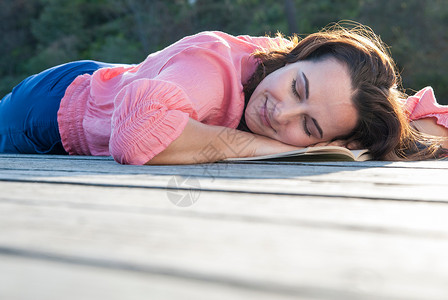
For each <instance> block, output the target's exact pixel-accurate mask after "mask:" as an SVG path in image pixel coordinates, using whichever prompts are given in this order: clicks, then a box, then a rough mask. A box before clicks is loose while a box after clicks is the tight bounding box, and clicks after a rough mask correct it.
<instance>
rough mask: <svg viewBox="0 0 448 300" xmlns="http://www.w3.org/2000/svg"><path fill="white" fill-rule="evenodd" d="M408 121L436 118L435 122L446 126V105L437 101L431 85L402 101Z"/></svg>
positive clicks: (447, 126)
mask: <svg viewBox="0 0 448 300" xmlns="http://www.w3.org/2000/svg"><path fill="white" fill-rule="evenodd" d="M404 106H405V109H406V111H407V113H408V118H409V120H410V121H414V120H418V119H424V118H432V117H433V118H436V120H437V124H439V125H442V126H445V127H446V128H448V106H446V105H440V104H438V103H437V100H436V97H435V95H434V91H433V89H432V87H425V88H424V89H421V90H420V91H418V92H417V93H416V94H415V95H414V96H410V97H408V98H407V99H406V101H405V102H404Z"/></svg>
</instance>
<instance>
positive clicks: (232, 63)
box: [58, 32, 280, 164]
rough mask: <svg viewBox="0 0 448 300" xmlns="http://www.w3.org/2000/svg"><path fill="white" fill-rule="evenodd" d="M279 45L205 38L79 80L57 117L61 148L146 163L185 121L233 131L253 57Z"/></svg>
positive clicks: (260, 39)
mask: <svg viewBox="0 0 448 300" xmlns="http://www.w3.org/2000/svg"><path fill="white" fill-rule="evenodd" d="M279 41H280V40H279V39H272V38H268V37H250V36H238V37H234V36H231V35H228V34H225V33H223V32H202V33H199V34H196V35H193V36H189V37H185V38H183V39H182V40H180V41H178V42H176V43H174V44H172V45H171V46H169V47H167V48H165V49H163V50H161V51H158V52H156V53H153V54H150V55H149V56H148V57H147V58H146V59H145V60H144V61H143V62H142V63H140V64H138V65H116V66H115V67H113V68H103V69H99V70H97V71H96V72H94V73H93V74H92V75H89V74H84V75H81V76H78V77H77V78H76V79H75V80H74V81H73V82H72V83H71V84H70V86H69V87H68V88H67V90H66V92H65V96H64V97H63V99H62V101H61V105H60V108H59V111H58V124H59V131H60V134H61V138H62V144H63V146H64V148H65V150H66V151H67V152H68V153H69V154H72V155H112V156H113V157H114V159H115V160H116V161H117V162H119V163H122V164H144V163H146V162H147V161H149V160H150V159H151V158H152V157H154V156H155V155H157V154H158V153H160V152H161V151H163V150H164V149H165V148H166V147H167V146H168V145H169V144H170V143H171V142H172V141H173V140H175V139H176V138H177V137H178V136H179V135H180V134H181V133H182V131H183V129H184V128H185V126H186V124H187V121H188V119H189V118H193V119H195V120H198V121H200V122H202V123H205V124H212V125H221V126H226V127H231V128H236V127H237V126H238V124H239V121H240V119H241V116H242V113H243V108H244V94H243V85H242V83H243V82H245V81H247V80H248V79H249V78H250V76H251V75H252V74H253V72H254V71H255V68H256V61H255V59H254V58H252V57H251V56H250V54H251V53H253V52H254V50H256V49H257V48H263V47H269V46H270V45H271V44H272V43H278V42H279Z"/></svg>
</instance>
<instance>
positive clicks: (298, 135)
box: [278, 125, 317, 147]
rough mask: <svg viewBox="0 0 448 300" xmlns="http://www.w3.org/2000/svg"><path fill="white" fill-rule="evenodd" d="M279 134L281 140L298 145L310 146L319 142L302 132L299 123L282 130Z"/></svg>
mask: <svg viewBox="0 0 448 300" xmlns="http://www.w3.org/2000/svg"><path fill="white" fill-rule="evenodd" d="M278 136H279V141H281V142H283V143H286V144H290V145H293V146H298V147H308V146H310V145H312V144H315V143H316V142H317V141H313V140H312V138H310V137H308V136H307V135H306V134H305V133H302V132H300V126H299V125H297V126H296V127H294V128H293V127H290V128H287V129H284V130H282V131H281V132H279V135H278Z"/></svg>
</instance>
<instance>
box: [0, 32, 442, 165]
mask: <svg viewBox="0 0 448 300" xmlns="http://www.w3.org/2000/svg"><path fill="white" fill-rule="evenodd" d="M398 82H399V77H398V75H397V72H396V70H395V67H394V64H393V61H392V59H391V58H390V56H389V55H388V54H387V52H386V51H385V48H384V47H383V45H382V43H381V41H380V40H379V38H377V37H376V36H375V35H374V34H373V32H371V31H369V30H367V29H366V28H364V27H362V26H360V27H355V28H353V29H346V28H343V27H341V26H334V27H332V28H328V29H326V30H324V31H322V32H318V33H314V34H311V35H309V36H307V37H305V38H303V39H301V40H299V39H298V38H297V37H295V38H293V39H292V40H290V41H288V40H286V39H283V38H282V37H277V38H269V37H251V36H237V37H235V36H231V35H229V34H226V33H223V32H201V33H198V34H196V35H193V36H188V37H185V38H183V39H182V40H180V41H178V42H176V43H174V44H173V45H171V46H169V47H167V48H165V49H162V50H161V51H158V52H156V53H153V54H150V55H148V57H147V58H146V59H145V60H144V61H143V62H141V63H140V64H135V65H124V64H107V63H101V62H95V61H76V62H70V63H67V64H64V65H60V66H56V67H53V68H51V69H48V70H45V71H43V72H41V73H39V74H36V75H33V76H30V77H29V78H27V79H25V80H24V81H23V82H22V83H20V84H19V85H18V86H17V87H16V88H14V89H13V91H12V92H11V93H9V94H8V95H6V96H5V97H4V98H3V99H2V100H1V102H0V152H4V153H5V152H9V153H48V154H70V155H112V156H113V157H114V159H115V160H116V161H117V162H119V163H123V164H189V163H204V162H214V161H218V160H222V159H225V158H231V157H249V156H257V155H267V154H274V153H278V152H285V151H291V150H296V149H298V148H302V147H307V146H313V145H316V144H322V143H332V142H333V143H338V144H342V145H346V146H347V147H353V146H354V145H355V146H359V147H362V148H368V149H369V150H370V151H371V153H372V155H373V157H374V158H375V159H426V158H434V157H439V156H441V155H443V153H444V151H442V150H443V148H440V146H441V140H439V139H437V138H435V137H431V136H425V135H424V134H423V133H421V131H422V130H421V129H422V128H423V132H425V130H426V129H424V128H427V126H423V127H422V126H416V124H417V125H418V123H413V127H411V126H410V125H409V122H408V121H409V120H417V119H421V118H426V117H431V118H436V119H437V122H438V125H435V126H440V125H444V126H448V117H447V116H448V109H447V110H446V111H444V110H443V109H441V107H440V106H437V105H436V102H435V98H434V101H432V102H431V101H429V100H428V99H429V98H430V94H429V93H422V94H417V95H416V97H414V98H412V99H411V100H410V101H402V100H400V97H402V98H403V96H404V95H402V94H400V93H399V91H398V90H397V83H398ZM432 95H433V94H432ZM419 97H420V98H421V100H422V101H420V98H419ZM420 103H421V105H420ZM431 103H432V104H431ZM422 105H423V106H424V109H423V111H424V112H425V113H424V114H422V113H421V111H422ZM443 120H444V121H443ZM444 122H445V123H444ZM425 124H426V123H425ZM415 128H417V129H420V130H421V131H417V130H416V129H415ZM431 132H435V131H431ZM441 149H442V150H441Z"/></svg>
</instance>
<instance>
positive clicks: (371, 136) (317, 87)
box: [240, 24, 448, 160]
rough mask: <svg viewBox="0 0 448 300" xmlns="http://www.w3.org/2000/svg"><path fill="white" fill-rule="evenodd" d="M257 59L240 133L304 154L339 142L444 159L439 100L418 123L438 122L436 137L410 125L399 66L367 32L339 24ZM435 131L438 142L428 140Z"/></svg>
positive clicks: (375, 152)
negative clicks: (305, 150) (306, 149)
mask: <svg viewBox="0 0 448 300" xmlns="http://www.w3.org/2000/svg"><path fill="white" fill-rule="evenodd" d="M255 57H257V58H258V59H259V60H260V64H259V65H258V68H257V70H256V72H255V73H254V74H253V76H252V77H251V79H250V80H249V81H248V83H247V84H246V85H245V93H246V106H247V108H246V112H245V115H244V118H243V120H242V123H241V124H240V128H246V129H248V130H252V131H253V132H256V133H258V134H262V135H266V136H268V137H271V138H273V139H276V140H279V141H283V142H285V143H288V144H292V145H297V146H303V147H305V146H311V145H313V144H316V143H320V144H322V142H329V143H331V142H334V141H337V144H339V145H340V144H342V145H346V146H347V145H357V147H361V148H368V149H369V150H370V152H371V154H372V156H373V157H374V159H380V160H384V159H393V160H402V159H404V160H407V159H413V160H415V159H428V158H437V157H443V156H445V155H446V151H445V150H444V149H443V147H442V146H443V145H444V139H443V138H445V137H447V136H448V130H447V129H446V127H448V121H447V120H446V119H447V113H448V109H447V110H446V111H443V110H441V109H440V106H438V105H436V101H435V98H434V99H432V102H433V104H432V105H430V104H429V103H428V101H426V107H425V111H426V114H425V115H421V116H419V117H418V118H425V117H434V116H435V115H436V117H437V120H438V122H437V124H438V128H437V129H438V130H437V131H436V130H435V129H433V130H432V131H430V130H425V131H418V130H415V128H417V127H416V126H410V124H409V120H416V118H415V117H414V118H413V117H412V112H411V113H410V111H409V109H408V106H409V105H406V104H407V103H406V102H405V101H403V100H402V99H401V98H404V97H406V95H404V94H402V93H400V92H399V90H398V88H397V87H398V83H399V82H400V77H399V75H398V72H397V70H396V68H395V64H394V62H393V60H392V58H391V57H390V56H389V54H388V52H387V51H386V48H385V45H384V44H383V43H382V41H381V40H380V39H379V37H377V36H376V35H375V34H374V33H373V32H372V31H371V30H370V29H369V28H366V27H364V26H361V25H359V26H356V27H354V28H352V29H347V28H344V27H342V26H340V25H339V24H336V25H334V26H331V27H328V28H326V29H324V30H323V31H321V32H318V33H314V34H310V35H309V36H307V37H305V38H304V39H302V40H299V39H298V38H297V37H294V38H293V39H292V44H291V45H287V46H286V45H284V46H283V47H278V48H276V49H269V50H268V51H258V52H257V53H255ZM291 81H292V91H289V90H288V89H287V83H288V82H291ZM295 100H296V101H295ZM259 107H262V109H261V113H258V115H260V117H258V118H257V117H256V116H257V111H260V109H259ZM414 108H415V107H414ZM419 108H421V107H419ZM265 119H266V120H268V121H269V122H267V121H264V120H265ZM442 119H443V120H445V123H446V124H445V123H444V122H443V120H442ZM414 123H415V122H414ZM433 127H434V125H433ZM433 132H438V133H439V136H430V135H427V133H428V134H431V133H433ZM440 133H443V135H441V134H440ZM441 137H442V138H441Z"/></svg>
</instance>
